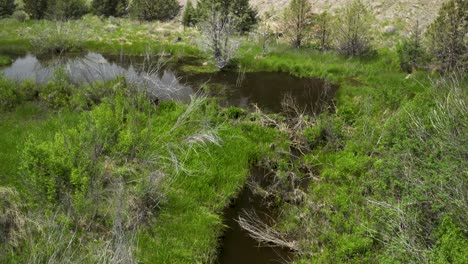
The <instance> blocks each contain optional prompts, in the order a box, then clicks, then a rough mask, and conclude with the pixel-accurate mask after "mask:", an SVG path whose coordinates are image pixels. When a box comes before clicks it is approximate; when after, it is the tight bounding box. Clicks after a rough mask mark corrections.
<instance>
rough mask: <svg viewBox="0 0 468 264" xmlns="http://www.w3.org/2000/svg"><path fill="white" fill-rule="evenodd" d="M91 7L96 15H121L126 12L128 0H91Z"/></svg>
mask: <svg viewBox="0 0 468 264" xmlns="http://www.w3.org/2000/svg"><path fill="white" fill-rule="evenodd" d="M91 7H92V9H93V12H94V13H95V14H96V15H100V16H101V15H102V16H106V17H109V16H114V17H121V16H125V15H126V14H127V8H128V1H127V0H114V1H109V0H93V1H92V3H91Z"/></svg>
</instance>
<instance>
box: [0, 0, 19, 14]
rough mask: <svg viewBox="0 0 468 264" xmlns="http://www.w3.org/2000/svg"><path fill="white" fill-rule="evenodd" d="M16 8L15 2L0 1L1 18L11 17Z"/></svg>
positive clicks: (10, 0) (13, 0)
mask: <svg viewBox="0 0 468 264" xmlns="http://www.w3.org/2000/svg"><path fill="white" fill-rule="evenodd" d="M15 8H16V4H15V0H0V18H2V17H6V16H10V15H11V14H13V12H15Z"/></svg>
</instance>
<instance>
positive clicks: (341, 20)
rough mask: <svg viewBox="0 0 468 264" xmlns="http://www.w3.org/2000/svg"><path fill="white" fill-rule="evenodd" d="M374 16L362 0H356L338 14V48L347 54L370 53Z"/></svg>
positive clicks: (359, 54)
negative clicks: (371, 28)
mask: <svg viewBox="0 0 468 264" xmlns="http://www.w3.org/2000/svg"><path fill="white" fill-rule="evenodd" d="M371 20H372V16H371V13H370V11H369V9H368V8H367V7H366V6H365V5H364V3H363V2H362V0H354V1H352V2H350V3H349V4H347V5H346V6H345V7H343V9H341V10H340V11H339V12H338V14H337V21H336V22H337V29H336V41H337V44H336V46H337V48H338V50H339V51H340V52H341V53H342V54H344V55H346V56H361V55H366V54H368V53H370V51H371V49H372V47H371V36H370V27H371Z"/></svg>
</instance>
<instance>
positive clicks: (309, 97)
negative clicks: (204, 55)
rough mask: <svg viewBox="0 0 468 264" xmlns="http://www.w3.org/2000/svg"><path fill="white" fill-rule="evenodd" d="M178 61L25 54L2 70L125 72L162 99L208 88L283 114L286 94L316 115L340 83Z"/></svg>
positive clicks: (39, 75) (229, 100) (82, 74)
mask: <svg viewBox="0 0 468 264" xmlns="http://www.w3.org/2000/svg"><path fill="white" fill-rule="evenodd" d="M178 66H180V65H171V64H164V63H160V60H159V59H157V58H154V57H153V58H151V57H132V56H107V55H106V56H104V55H101V54H98V53H93V52H89V53H85V54H75V55H70V54H67V55H66V56H60V57H48V58H44V59H39V58H38V57H36V56H34V55H26V56H24V57H20V58H18V59H16V60H15V62H14V63H13V64H12V65H10V66H9V67H6V68H4V69H3V70H1V71H2V72H3V74H4V75H5V76H6V77H7V78H11V79H15V80H18V81H23V80H28V79H30V80H33V81H36V82H39V83H45V82H47V81H49V80H50V79H52V77H53V75H54V72H56V71H57V69H59V68H62V69H63V70H64V71H65V72H67V73H68V74H69V75H70V77H71V79H72V81H74V82H77V83H80V82H93V81H106V80H112V79H115V78H116V77H118V76H125V78H126V79H127V81H129V82H130V83H134V84H137V85H139V86H140V87H145V88H146V89H148V90H149V91H151V92H152V93H153V94H154V95H156V96H158V97H159V98H160V99H162V100H180V101H188V100H190V95H193V94H194V93H196V92H197V91H200V89H201V87H209V88H208V89H205V90H209V91H210V93H211V92H213V91H214V93H215V94H216V96H217V97H218V96H219V97H220V104H221V105H224V106H238V107H242V108H249V107H251V106H252V105H253V104H257V105H258V106H259V107H260V108H262V109H263V110H266V111H268V112H281V110H282V107H281V102H282V101H283V99H284V97H285V96H286V95H289V96H290V97H291V98H293V99H294V100H295V102H296V104H297V105H298V106H299V108H300V109H301V110H305V111H306V112H307V113H317V112H319V111H320V109H321V107H322V106H323V105H327V104H329V103H330V102H331V100H332V99H333V97H334V95H335V93H336V90H337V87H336V86H333V85H330V84H327V83H326V82H324V81H323V80H321V79H317V78H303V79H301V78H297V77H294V76H291V75H289V74H286V73H271V72H255V73H242V72H235V71H234V72H233V71H230V72H219V73H211V74H186V73H183V72H182V71H179V70H178V68H179V67H178Z"/></svg>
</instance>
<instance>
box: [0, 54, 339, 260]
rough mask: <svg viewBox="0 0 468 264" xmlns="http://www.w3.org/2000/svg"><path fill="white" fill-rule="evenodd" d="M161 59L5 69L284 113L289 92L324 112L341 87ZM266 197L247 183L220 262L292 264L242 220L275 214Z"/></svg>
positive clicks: (21, 76)
mask: <svg viewBox="0 0 468 264" xmlns="http://www.w3.org/2000/svg"><path fill="white" fill-rule="evenodd" d="M158 61H159V60H158V59H157V58H150V57H131V56H104V55H101V54H98V53H93V52H89V53H85V54H76V55H69V54H68V55H66V56H61V57H48V58H45V59H39V58H37V57H36V56H34V55H26V56H23V57H20V58H17V59H16V61H15V62H14V63H13V64H12V65H10V66H9V67H5V68H3V69H1V70H0V72H3V74H4V76H6V77H7V78H10V79H15V80H18V81H24V80H33V81H36V82H39V83H46V82H47V81H49V80H51V79H52V78H53V75H54V72H56V71H57V70H58V69H60V68H61V69H63V70H64V71H65V72H66V73H68V75H69V76H70V78H71V80H72V81H73V82H76V83H84V82H94V81H107V80H112V79H115V78H116V77H118V76H124V77H125V78H126V79H127V81H128V82H130V83H133V84H136V85H138V87H144V88H145V89H147V90H148V91H150V92H151V93H153V94H154V95H156V96H158V97H159V98H160V99H162V100H181V101H188V100H190V96H191V95H193V94H195V93H197V92H199V91H201V90H203V91H204V92H205V93H209V94H212V95H213V94H214V95H215V96H216V97H219V98H220V104H221V105H224V106H238V107H242V108H250V107H252V104H257V105H258V106H259V107H260V108H262V109H263V110H265V111H268V112H281V111H282V107H281V102H282V101H283V100H284V97H285V96H286V95H288V96H289V97H290V98H293V99H294V101H295V102H296V104H297V106H298V107H299V108H300V109H301V110H304V111H305V112H307V113H309V114H313V113H318V112H320V111H321V110H322V108H323V106H327V105H329V104H330V103H331V102H332V100H333V98H334V96H335V93H336V90H337V87H336V86H333V85H329V84H327V83H326V82H324V81H323V80H321V79H314V78H306V79H301V78H297V77H294V76H291V75H289V74H286V73H271V72H256V73H242V72H219V73H212V74H189V73H184V72H183V71H180V70H178V69H180V66H181V65H177V64H176V65H170V64H161V63H158ZM202 87H205V88H202ZM207 87H208V88H207ZM251 173H252V177H255V178H257V179H258V178H262V177H264V174H265V173H266V172H265V171H264V170H261V169H258V168H255V169H253V170H252V172H251ZM264 178H266V177H264ZM260 199H261V198H259V197H256V196H255V195H254V194H253V193H252V192H251V191H250V190H249V188H247V187H246V188H244V190H243V192H242V193H241V194H240V195H239V197H238V198H237V199H236V201H234V203H233V205H232V206H231V207H229V208H226V210H225V212H224V219H225V225H226V226H227V229H226V232H225V233H224V235H223V236H222V237H221V238H220V242H221V243H220V249H219V255H218V259H217V260H216V263H220V264H230V263H232V264H237V263H239V264H250V263H252V264H263V263H287V262H289V261H290V260H291V259H292V258H293V254H292V253H291V252H289V251H288V250H286V249H282V248H272V247H265V245H260V244H259V243H258V242H256V241H255V240H254V239H252V238H250V237H249V236H248V234H247V233H246V232H245V231H244V230H242V228H241V227H240V226H239V224H238V223H237V219H238V217H239V215H240V214H241V213H242V212H244V211H245V210H247V211H249V210H251V211H254V212H256V214H257V215H258V216H259V217H261V218H263V219H262V220H268V218H269V217H273V218H274V215H275V213H274V212H272V211H269V210H267V209H266V208H264V207H262V205H261V202H260Z"/></svg>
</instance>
